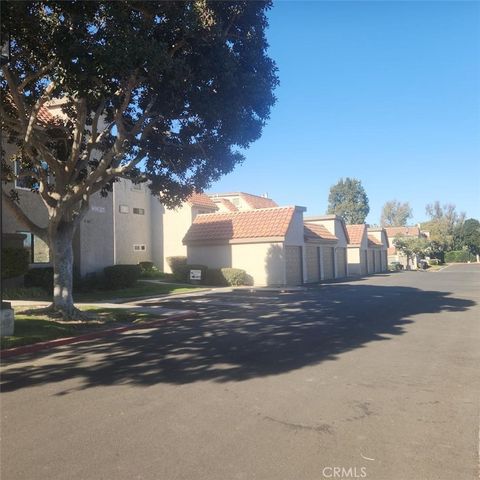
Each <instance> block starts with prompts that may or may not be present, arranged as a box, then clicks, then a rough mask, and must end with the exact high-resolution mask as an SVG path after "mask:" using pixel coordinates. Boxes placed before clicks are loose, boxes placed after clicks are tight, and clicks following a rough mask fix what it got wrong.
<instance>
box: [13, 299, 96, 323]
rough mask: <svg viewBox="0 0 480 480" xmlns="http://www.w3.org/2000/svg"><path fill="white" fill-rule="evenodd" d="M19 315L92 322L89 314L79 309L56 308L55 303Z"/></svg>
mask: <svg viewBox="0 0 480 480" xmlns="http://www.w3.org/2000/svg"><path fill="white" fill-rule="evenodd" d="M19 313H21V314H23V315H46V316H48V317H50V318H54V319H61V320H64V321H74V320H76V321H78V320H80V321H83V322H85V321H88V320H91V318H90V316H89V315H88V313H87V312H82V311H81V310H79V309H78V308H77V307H72V308H71V309H68V310H64V309H61V308H58V307H56V306H55V305H54V304H53V303H51V304H50V305H48V307H40V308H31V309H28V310H24V311H22V312H19Z"/></svg>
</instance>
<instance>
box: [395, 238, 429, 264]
mask: <svg viewBox="0 0 480 480" xmlns="http://www.w3.org/2000/svg"><path fill="white" fill-rule="evenodd" d="M393 245H394V247H395V248H396V249H397V251H399V252H400V253H402V254H403V255H404V256H405V257H406V258H407V265H410V262H411V261H413V260H414V258H415V257H416V256H419V257H422V258H423V257H424V256H425V255H426V254H427V253H428V252H429V248H430V243H429V242H428V240H427V239H426V238H422V237H420V238H417V237H407V236H405V235H397V236H396V237H395V238H394V240H393Z"/></svg>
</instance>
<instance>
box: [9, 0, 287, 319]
mask: <svg viewBox="0 0 480 480" xmlns="http://www.w3.org/2000/svg"><path fill="white" fill-rule="evenodd" d="M268 8H270V2H250V1H244V2H233V1H225V2H221V1H212V2H210V1H206V0H199V1H191V2H173V1H168V2H164V1H121V2H120V1H119V2H83V1H28V2H26V1H19V2H2V4H1V31H2V38H7V35H8V38H9V40H10V49H11V52H10V61H9V63H7V64H5V65H3V67H2V70H3V76H2V78H1V80H0V83H1V89H2V98H1V104H0V106H1V128H2V132H3V136H4V138H5V139H6V140H7V142H8V144H9V145H4V146H3V149H4V151H6V152H10V153H9V154H7V155H2V180H3V181H4V182H11V181H12V180H14V179H15V177H17V178H18V177H20V176H22V177H24V179H27V181H29V182H30V185H31V188H32V190H33V191H35V192H38V195H39V199H41V201H43V203H44V204H45V206H46V208H47V210H48V218H49V220H48V225H47V226H46V227H45V226H42V225H37V224H34V223H33V222H32V221H31V220H30V219H29V218H28V216H27V214H26V212H25V211H24V210H23V209H22V208H23V206H22V204H21V203H19V202H18V197H17V196H16V195H15V191H14V190H11V191H8V187H7V183H4V185H3V187H2V198H3V201H4V204H5V205H6V206H7V207H9V208H10V209H11V211H12V212H13V214H14V215H15V216H16V217H17V219H18V220H20V221H21V222H23V223H24V224H25V226H26V227H27V228H28V229H29V230H30V231H31V232H32V233H34V234H35V235H38V236H39V237H40V238H41V239H43V240H44V241H45V242H47V244H48V245H49V247H50V250H51V254H52V258H53V267H54V294H53V304H52V308H54V309H56V310H59V311H60V312H62V314H63V315H64V316H65V317H71V316H72V315H73V314H74V313H75V308H74V305H73V298H72V262H73V254H72V238H73V235H74V232H75V230H76V228H77V227H78V225H79V223H80V221H81V219H82V218H83V217H84V215H85V214H86V212H87V211H88V209H89V199H90V197H91V196H92V195H93V194H95V193H97V192H100V193H101V194H103V195H107V194H108V192H109V191H111V189H112V185H113V182H115V180H116V179H118V178H130V179H133V181H135V182H148V186H149V188H150V190H151V192H152V194H154V195H157V196H159V197H160V199H161V201H162V203H164V204H165V205H166V206H175V205H177V204H178V203H180V202H181V201H182V200H184V199H185V198H186V197H187V196H188V195H189V194H190V193H191V192H192V191H193V190H202V189H204V188H206V187H208V186H209V184H210V183H211V182H212V181H214V180H216V179H218V178H219V177H220V176H221V175H223V174H225V173H228V172H230V171H231V170H232V169H233V168H234V167H235V165H237V164H239V163H240V162H241V161H242V160H243V156H242V153H241V150H242V149H245V148H247V147H248V146H249V145H250V143H251V142H253V141H255V140H257V139H258V138H259V137H260V135H261V132H262V128H263V126H264V125H265V122H266V120H267V119H268V117H269V112H270V109H271V107H272V105H273V104H274V101H275V97H274V94H273V90H274V88H275V86H276V85H277V83H278V79H277V76H276V67H275V64H274V62H273V61H272V60H271V59H270V58H269V57H268V55H267V47H268V45H267V42H266V38H265V30H266V28H267V19H266V10H267V9H268ZM59 104H61V111H62V113H61V115H58V116H57V117H56V118H51V116H50V115H48V112H49V108H50V107H51V106H52V105H59ZM50 111H51V110H50ZM14 161H15V162H18V168H16V169H15V168H13V162H14Z"/></svg>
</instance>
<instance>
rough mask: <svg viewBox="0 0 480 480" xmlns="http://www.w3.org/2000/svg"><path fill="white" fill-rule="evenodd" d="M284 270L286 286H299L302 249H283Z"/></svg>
mask: <svg viewBox="0 0 480 480" xmlns="http://www.w3.org/2000/svg"><path fill="white" fill-rule="evenodd" d="M285 268H286V271H287V285H301V284H302V283H303V279H302V276H303V275H302V247H293V246H288V247H285Z"/></svg>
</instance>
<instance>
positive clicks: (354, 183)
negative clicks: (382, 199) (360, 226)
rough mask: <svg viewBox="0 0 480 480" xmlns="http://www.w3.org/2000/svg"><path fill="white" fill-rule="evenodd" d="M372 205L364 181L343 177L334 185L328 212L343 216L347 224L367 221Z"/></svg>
mask: <svg viewBox="0 0 480 480" xmlns="http://www.w3.org/2000/svg"><path fill="white" fill-rule="evenodd" d="M369 211H370V207H369V205H368V197H367V194H366V193H365V189H364V188H363V186H362V182H360V180H357V179H356V178H348V177H347V178H345V180H344V179H343V178H341V179H340V180H339V182H338V183H336V184H335V185H332V187H331V188H330V194H329V196H328V210H327V213H328V214H335V215H339V216H340V217H342V218H343V219H344V220H345V222H346V223H347V224H357V223H365V219H366V218H367V215H368V212H369Z"/></svg>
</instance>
